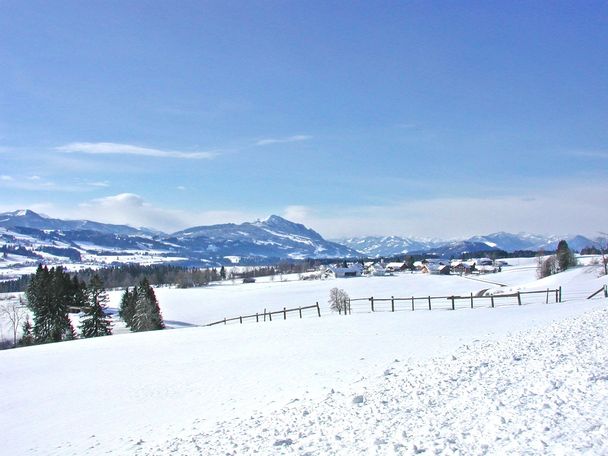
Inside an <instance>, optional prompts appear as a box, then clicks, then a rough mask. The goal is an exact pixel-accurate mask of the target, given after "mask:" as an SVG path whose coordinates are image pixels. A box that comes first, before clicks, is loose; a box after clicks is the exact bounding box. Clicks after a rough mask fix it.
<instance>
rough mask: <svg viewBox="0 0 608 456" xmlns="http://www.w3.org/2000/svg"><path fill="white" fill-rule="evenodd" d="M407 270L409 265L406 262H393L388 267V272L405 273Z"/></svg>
mask: <svg viewBox="0 0 608 456" xmlns="http://www.w3.org/2000/svg"><path fill="white" fill-rule="evenodd" d="M407 268H408V267H407V263H406V262H405V261H393V262H391V263H388V264H387V265H386V271H387V272H398V271H405V270H406V269H407Z"/></svg>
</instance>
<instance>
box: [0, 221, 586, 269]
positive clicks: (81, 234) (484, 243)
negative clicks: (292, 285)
mask: <svg viewBox="0 0 608 456" xmlns="http://www.w3.org/2000/svg"><path fill="white" fill-rule="evenodd" d="M560 239H566V240H567V241H568V243H569V245H570V247H571V248H573V249H575V250H580V249H582V248H585V247H589V246H593V245H596V243H595V242H594V241H593V240H591V239H588V238H586V237H584V236H565V237H560V236H539V235H532V234H526V233H520V234H509V233H494V234H489V235H486V236H474V237H471V238H469V239H461V240H452V241H445V240H437V239H414V238H403V237H396V236H388V237H363V238H351V239H342V240H339V241H336V242H331V241H327V240H325V239H324V238H323V237H322V236H321V235H320V234H319V233H317V232H316V231H314V230H312V229H310V228H307V227H305V226H304V225H301V224H299V223H293V222H290V221H289V220H286V219H284V218H281V217H279V216H276V215H272V216H270V217H268V218H267V219H265V220H258V221H255V222H246V223H241V224H232V223H230V224H221V225H212V226H197V227H192V228H188V229H186V230H182V231H178V232H176V233H171V234H168V233H162V232H159V231H154V230H152V229H147V228H133V227H131V226H127V225H112V224H106V223H99V222H92V221H88V220H61V219H56V218H51V217H47V216H44V215H40V214H37V213H36V212H34V211H31V210H21V211H14V212H6V213H1V214H0V251H1V252H2V255H1V256H0V267H2V268H6V267H9V266H10V265H12V264H24V262H25V263H27V262H29V263H32V264H35V263H37V262H39V261H46V262H49V263H61V262H71V263H86V264H90V263H103V264H113V263H135V262H136V263H144V264H150V263H169V262H171V263H179V264H183V265H208V266H216V265H220V264H226V263H229V262H232V263H234V262H240V263H241V264H255V263H258V264H259V263H267V262H269V261H277V260H281V259H303V258H357V257H391V256H396V255H401V254H404V253H409V254H429V253H433V254H436V255H438V256H443V257H459V256H462V255H463V254H465V253H483V252H489V251H497V250H504V251H507V252H513V251H517V250H539V249H541V248H542V249H545V250H554V249H555V248H556V245H557V242H558V241H559V240H560Z"/></svg>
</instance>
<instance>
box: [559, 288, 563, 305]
mask: <svg viewBox="0 0 608 456" xmlns="http://www.w3.org/2000/svg"><path fill="white" fill-rule="evenodd" d="M559 302H562V286H561V285H560V286H559Z"/></svg>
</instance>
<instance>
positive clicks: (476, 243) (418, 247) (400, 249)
mask: <svg viewBox="0 0 608 456" xmlns="http://www.w3.org/2000/svg"><path fill="white" fill-rule="evenodd" d="M561 239H565V240H566V241H567V242H568V245H569V246H570V248H571V249H573V250H576V251H580V250H581V249H584V248H585V247H593V246H595V247H597V246H598V240H592V239H589V238H587V237H585V236H581V235H565V236H553V235H551V236H543V235H538V234H529V233H518V234H512V233H505V232H499V233H493V234H488V235H485V236H473V237H470V238H467V239H456V240H449V241H448V240H440V239H417V238H405V237H398V236H386V237H379V236H367V237H356V238H347V239H338V240H336V242H338V243H340V244H343V245H345V246H347V247H350V248H351V249H354V250H357V251H358V252H361V253H362V254H364V255H365V256H369V257H390V256H396V255H402V254H406V253H407V254H423V253H435V254H437V255H438V256H442V257H450V256H460V255H462V254H464V253H481V252H491V251H498V250H503V251H505V252H516V251H518V250H533V251H538V250H540V249H544V250H547V251H552V250H555V249H556V248H557V243H558V242H559V241H560V240H561Z"/></svg>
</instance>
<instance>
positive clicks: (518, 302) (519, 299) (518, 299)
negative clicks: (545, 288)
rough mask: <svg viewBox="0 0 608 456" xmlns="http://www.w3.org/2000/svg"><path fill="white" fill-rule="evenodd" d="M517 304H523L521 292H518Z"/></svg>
mask: <svg viewBox="0 0 608 456" xmlns="http://www.w3.org/2000/svg"><path fill="white" fill-rule="evenodd" d="M517 304H518V305H520V306H521V293H520V292H519V291H518V292H517Z"/></svg>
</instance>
